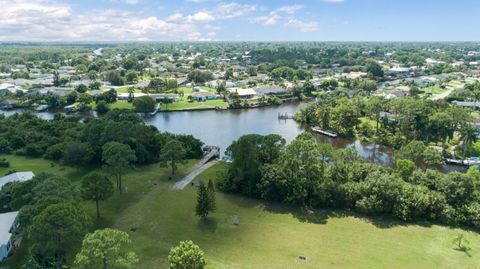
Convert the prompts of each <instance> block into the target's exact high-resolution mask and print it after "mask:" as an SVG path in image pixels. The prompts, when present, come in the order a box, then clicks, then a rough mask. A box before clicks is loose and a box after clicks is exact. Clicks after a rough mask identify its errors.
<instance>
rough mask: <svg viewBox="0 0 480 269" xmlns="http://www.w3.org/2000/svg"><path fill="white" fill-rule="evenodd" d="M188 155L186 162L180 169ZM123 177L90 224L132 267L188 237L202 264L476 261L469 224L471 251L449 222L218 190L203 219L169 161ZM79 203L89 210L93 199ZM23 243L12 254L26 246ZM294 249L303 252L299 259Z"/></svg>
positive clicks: (43, 164) (156, 261)
mask: <svg viewBox="0 0 480 269" xmlns="http://www.w3.org/2000/svg"><path fill="white" fill-rule="evenodd" d="M8 159H10V160H11V162H12V169H16V170H18V171H20V170H29V169H32V170H34V171H35V172H40V171H42V170H43V169H45V170H52V172H56V173H62V174H65V175H67V176H70V177H71V178H72V179H73V180H78V179H79V178H80V176H81V175H83V174H85V173H86V171H83V170H82V171H78V170H76V169H73V168H65V169H63V168H62V167H61V166H57V165H56V166H54V167H53V168H50V162H48V161H43V160H32V159H25V158H21V157H15V156H8ZM194 163H195V162H194V161H190V162H188V163H187V164H186V165H183V166H182V167H181V168H180V171H186V170H188V169H190V168H191V167H193V165H194ZM224 166H225V164H219V165H215V166H214V167H212V168H210V169H209V170H207V171H205V172H204V173H203V174H201V175H200V176H199V177H198V178H201V179H203V180H208V179H210V178H215V174H216V173H217V172H218V171H220V170H222V169H223V167H224ZM0 172H5V170H3V171H2V170H0ZM181 174H182V173H179V175H177V176H176V178H179V177H180V176H181ZM124 181H125V185H126V186H128V193H127V194H123V195H121V196H120V195H117V194H115V195H114V196H113V197H112V198H110V199H109V200H107V201H106V202H104V203H102V204H101V213H102V220H101V221H100V222H98V223H96V225H97V227H106V226H113V227H115V228H117V229H120V230H123V231H127V232H128V233H129V234H130V238H131V239H132V241H133V244H132V249H133V250H134V251H135V252H137V253H138V255H139V258H140V262H139V264H138V266H136V268H166V267H167V255H168V250H169V249H170V248H171V247H172V246H174V245H176V244H177V243H178V241H180V240H186V239H191V240H193V241H194V242H195V243H196V244H198V245H199V246H200V247H201V248H202V249H203V250H204V251H205V255H206V258H207V265H208V266H207V268H427V269H428V268H435V269H441V268H478V264H479V262H480V254H479V252H478V249H480V236H479V235H478V234H476V233H473V232H464V234H465V235H466V236H467V238H468V239H469V240H470V242H471V245H470V246H471V247H472V251H471V252H469V255H470V256H469V255H467V254H465V253H463V252H459V251H456V250H454V249H452V246H451V244H450V238H451V236H452V235H454V234H455V233H456V231H455V230H452V229H450V228H446V227H442V226H437V225H428V224H425V223H423V224H412V225H404V224H402V223H397V222H395V221H391V220H385V219H364V218H361V217H359V216H356V215H355V214H352V213H349V212H345V211H315V212H305V211H304V210H301V209H299V208H297V207H288V206H283V205H279V204H274V203H265V202H262V201H259V200H255V199H249V198H244V197H240V196H235V195H227V194H222V193H217V208H218V209H217V211H216V212H215V213H213V214H211V215H209V217H208V220H207V221H206V222H204V221H201V220H200V219H199V218H198V217H196V216H195V214H194V207H195V200H196V191H195V187H192V186H188V187H187V188H186V189H185V190H183V191H173V190H171V189H170V186H171V184H172V183H173V181H174V180H171V181H170V180H168V169H166V168H161V167H160V166H159V165H157V164H154V165H148V166H142V167H138V168H137V169H135V170H134V171H132V172H131V173H129V174H127V175H125V176H124ZM83 204H84V205H85V206H86V208H87V210H88V212H89V214H90V215H91V216H92V217H93V216H94V207H93V203H91V202H85V203H83ZM234 213H238V215H239V219H240V225H238V226H235V225H233V224H232V219H233V215H234ZM130 228H137V231H136V232H131V231H130ZM26 247H27V246H22V248H21V249H20V252H19V253H17V254H22V253H25V252H26V251H25V248H26ZM300 255H302V256H306V257H308V260H307V261H301V260H299V259H298V256H300ZM19 259H20V258H19V257H18V256H14V258H13V259H12V260H11V261H10V262H9V264H10V265H11V266H12V267H13V268H17V267H14V265H18V264H19V263H18V260H19ZM14 261H16V262H17V263H13V262H14Z"/></svg>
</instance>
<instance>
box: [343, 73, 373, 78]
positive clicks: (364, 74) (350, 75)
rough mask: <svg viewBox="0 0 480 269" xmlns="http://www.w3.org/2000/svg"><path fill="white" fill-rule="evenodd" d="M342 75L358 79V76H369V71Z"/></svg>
mask: <svg viewBox="0 0 480 269" xmlns="http://www.w3.org/2000/svg"><path fill="white" fill-rule="evenodd" d="M342 76H344V77H346V78H350V79H356V78H363V77H366V76H367V73H365V72H350V73H348V74H346V73H344V74H342Z"/></svg>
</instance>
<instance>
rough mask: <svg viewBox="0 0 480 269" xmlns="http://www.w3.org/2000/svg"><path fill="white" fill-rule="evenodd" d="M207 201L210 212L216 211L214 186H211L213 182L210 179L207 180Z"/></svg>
mask: <svg viewBox="0 0 480 269" xmlns="http://www.w3.org/2000/svg"><path fill="white" fill-rule="evenodd" d="M207 191H208V199H209V202H210V211H215V209H217V205H216V202H215V185H214V184H213V181H212V180H211V179H210V180H208V188H207Z"/></svg>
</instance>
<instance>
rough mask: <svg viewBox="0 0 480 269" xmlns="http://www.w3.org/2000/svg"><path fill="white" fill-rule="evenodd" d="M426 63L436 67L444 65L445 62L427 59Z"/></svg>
mask: <svg viewBox="0 0 480 269" xmlns="http://www.w3.org/2000/svg"><path fill="white" fill-rule="evenodd" d="M425 62H427V65H436V64H443V63H444V62H443V61H438V60H435V59H432V58H427V59H425Z"/></svg>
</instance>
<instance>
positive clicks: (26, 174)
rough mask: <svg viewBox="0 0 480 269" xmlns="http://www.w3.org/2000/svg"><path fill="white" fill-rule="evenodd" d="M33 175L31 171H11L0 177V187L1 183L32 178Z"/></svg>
mask: <svg viewBox="0 0 480 269" xmlns="http://www.w3.org/2000/svg"><path fill="white" fill-rule="evenodd" d="M34 176H35V174H33V172H31V171H29V172H17V173H13V174H10V175H7V176H4V177H0V189H1V188H2V187H3V185H5V184H7V183H10V182H24V181H27V180H30V179H32V178H33V177H34Z"/></svg>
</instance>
